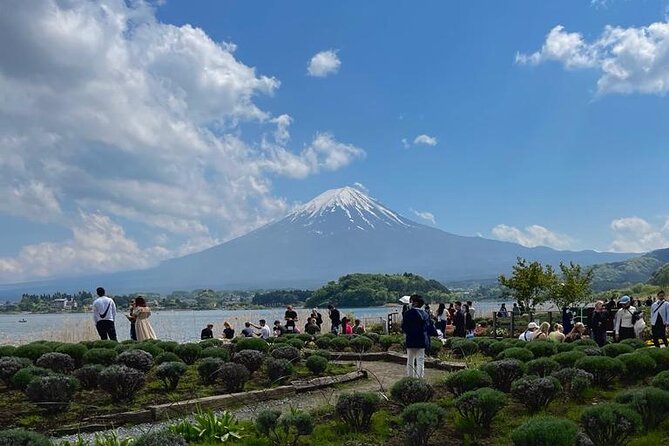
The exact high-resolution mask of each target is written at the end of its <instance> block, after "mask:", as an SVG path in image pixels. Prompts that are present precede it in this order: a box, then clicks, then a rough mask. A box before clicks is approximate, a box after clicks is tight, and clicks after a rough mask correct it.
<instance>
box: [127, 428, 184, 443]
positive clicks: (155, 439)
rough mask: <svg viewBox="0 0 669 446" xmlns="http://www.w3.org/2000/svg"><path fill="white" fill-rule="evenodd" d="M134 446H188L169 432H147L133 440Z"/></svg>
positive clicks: (176, 435) (180, 437) (178, 436)
mask: <svg viewBox="0 0 669 446" xmlns="http://www.w3.org/2000/svg"><path fill="white" fill-rule="evenodd" d="M134 446H188V442H187V441H186V439H185V438H184V437H182V436H181V435H179V434H176V433H174V432H170V431H169V430H159V431H152V432H147V433H146V434H143V435H141V436H140V437H138V438H137V440H135V444H134Z"/></svg>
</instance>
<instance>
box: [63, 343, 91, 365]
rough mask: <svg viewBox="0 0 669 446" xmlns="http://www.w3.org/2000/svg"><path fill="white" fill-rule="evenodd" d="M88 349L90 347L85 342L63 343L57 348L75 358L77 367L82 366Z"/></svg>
mask: <svg viewBox="0 0 669 446" xmlns="http://www.w3.org/2000/svg"><path fill="white" fill-rule="evenodd" d="M87 351H88V349H87V348H86V346H85V345H83V344H63V345H61V346H60V347H58V348H57V349H56V352H58V353H64V354H66V355H68V356H69V357H70V358H72V359H74V364H75V367H79V366H81V364H82V362H83V359H84V355H85V354H86V352H87Z"/></svg>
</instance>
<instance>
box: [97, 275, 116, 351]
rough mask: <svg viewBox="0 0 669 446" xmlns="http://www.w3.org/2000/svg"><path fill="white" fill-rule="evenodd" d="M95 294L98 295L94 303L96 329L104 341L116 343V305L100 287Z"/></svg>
mask: <svg viewBox="0 0 669 446" xmlns="http://www.w3.org/2000/svg"><path fill="white" fill-rule="evenodd" d="M95 292H96V294H97V295H98V297H97V299H95V300H94V301H93V321H95V328H96V330H97V331H98V334H99V335H100V339H102V340H103V341H104V340H106V339H111V340H112V341H116V327H115V326H114V321H115V320H116V303H114V300H113V299H111V298H109V297H107V295H106V292H105V289H104V288H102V287H98V289H96V290H95Z"/></svg>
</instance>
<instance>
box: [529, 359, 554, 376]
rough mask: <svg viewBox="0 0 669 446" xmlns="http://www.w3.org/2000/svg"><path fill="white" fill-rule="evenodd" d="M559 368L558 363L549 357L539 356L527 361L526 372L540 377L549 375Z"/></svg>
mask: <svg viewBox="0 0 669 446" xmlns="http://www.w3.org/2000/svg"><path fill="white" fill-rule="evenodd" d="M559 369H560V364H559V363H557V362H555V361H553V360H552V359H549V358H539V359H535V360H533V361H530V362H528V363H527V374H528V375H537V376H539V377H540V378H543V377H546V376H549V375H550V374H551V373H553V372H555V371H557V370H559Z"/></svg>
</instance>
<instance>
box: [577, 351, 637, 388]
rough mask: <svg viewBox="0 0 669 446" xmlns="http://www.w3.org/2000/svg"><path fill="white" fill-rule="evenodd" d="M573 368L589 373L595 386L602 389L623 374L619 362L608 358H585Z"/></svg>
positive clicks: (623, 369)
mask: <svg viewBox="0 0 669 446" xmlns="http://www.w3.org/2000/svg"><path fill="white" fill-rule="evenodd" d="M574 367H575V368H577V369H582V370H585V371H586V372H588V373H591V374H592V376H593V379H594V382H595V384H596V385H598V386H602V387H608V386H609V385H610V384H611V383H612V382H613V380H614V379H616V378H617V377H619V376H621V375H622V374H623V373H624V372H625V365H624V364H623V363H622V362H621V361H619V360H618V359H615V358H610V357H608V356H586V357H585V358H581V359H579V360H578V361H576V364H574Z"/></svg>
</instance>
